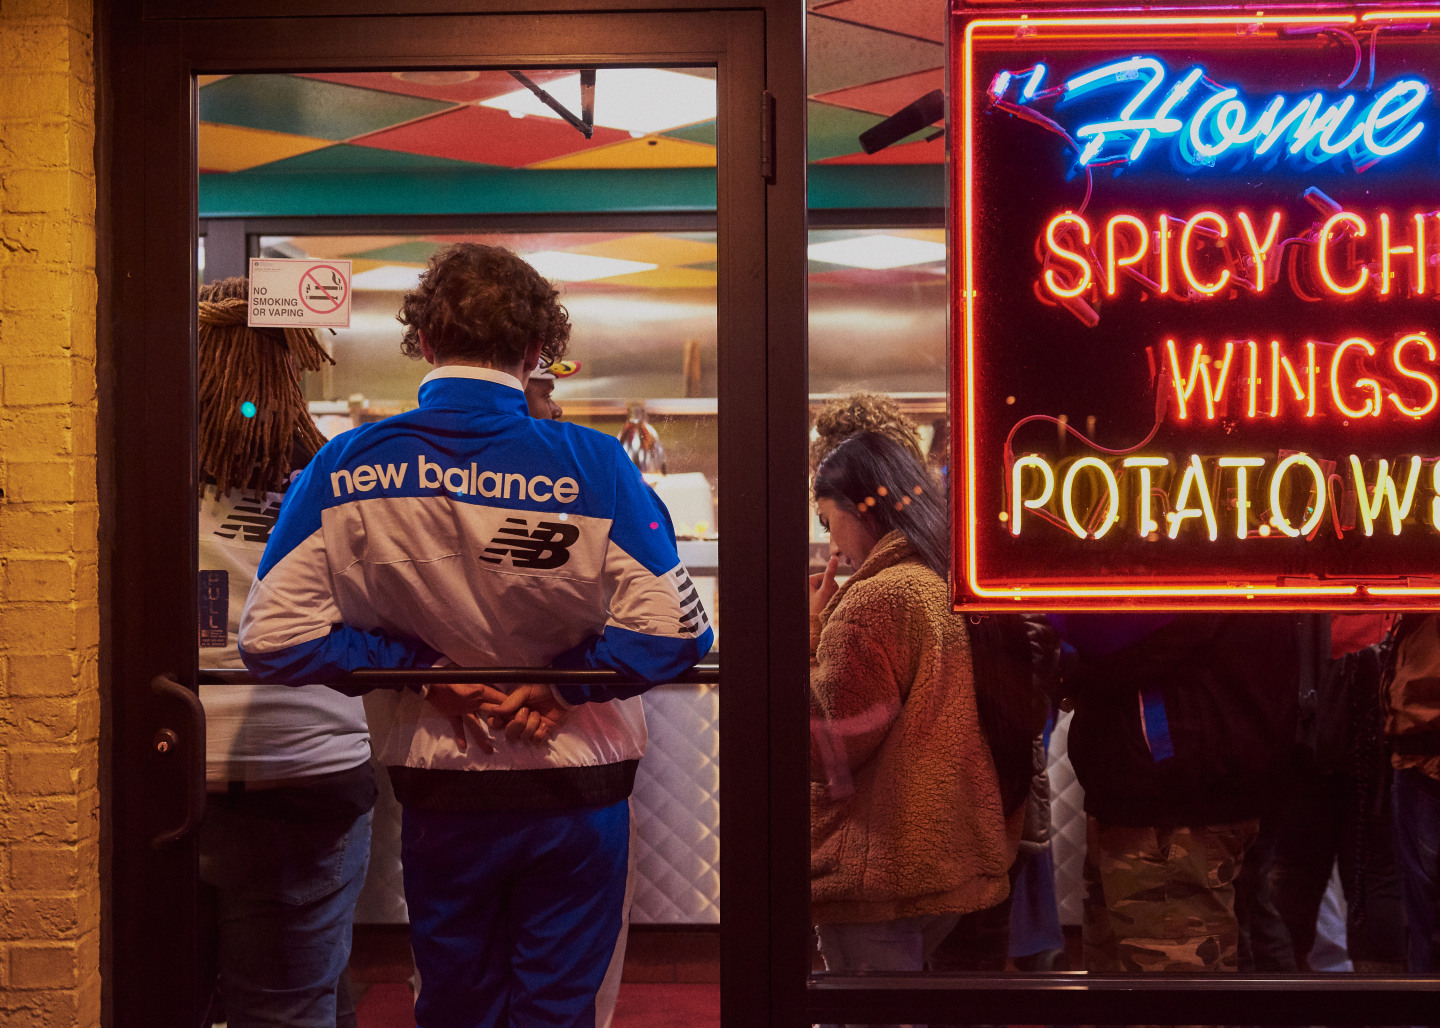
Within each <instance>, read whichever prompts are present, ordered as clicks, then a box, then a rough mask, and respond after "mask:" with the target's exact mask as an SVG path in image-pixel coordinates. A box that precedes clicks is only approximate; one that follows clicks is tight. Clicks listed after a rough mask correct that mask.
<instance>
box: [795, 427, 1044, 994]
mask: <svg viewBox="0 0 1440 1028" xmlns="http://www.w3.org/2000/svg"><path fill="white" fill-rule="evenodd" d="M939 493H940V490H939V489H938V488H937V487H936V486H935V484H934V481H933V479H932V478H931V477H930V476H929V474H928V473H927V472H926V470H925V468H924V467H923V465H921V464H920V463H919V462H918V461H917V460H916V459H915V458H914V456H913V455H911V454H910V453H908V452H906V451H905V450H904V448H903V447H901V446H899V445H898V444H897V443H895V442H894V441H893V440H891V439H888V438H886V437H885V436H882V435H879V434H877V433H874V432H861V433H859V434H857V435H854V436H852V437H850V438H849V439H846V440H845V441H844V442H842V443H841V444H840V445H839V446H837V447H836V448H835V449H834V450H833V451H832V452H831V453H830V454H829V455H828V456H827V457H826V458H825V459H824V461H823V462H822V463H821V464H820V466H819V468H817V469H816V473H815V502H816V507H817V509H818V511H819V514H820V519H821V523H822V524H823V525H824V526H825V528H826V529H827V531H829V533H830V537H831V546H830V549H831V554H832V556H831V558H830V562H829V564H828V566H827V567H826V569H825V571H824V573H823V574H819V575H814V576H812V577H811V582H810V587H811V594H810V611H811V617H810V725H811V730H810V740H811V746H810V894H811V915H812V917H813V919H814V921H815V922H816V924H817V932H818V935H819V939H820V951H821V954H822V955H823V956H824V958H825V965H826V968H827V969H828V970H831V971H862V970H876V971H918V970H922V969H923V967H924V962H925V959H926V957H927V956H928V955H929V953H930V951H931V950H932V949H933V948H934V946H935V945H936V944H938V943H939V941H940V940H942V939H943V938H945V936H946V934H947V933H948V932H949V931H950V929H951V928H953V927H954V925H955V924H956V922H957V921H958V919H959V917H960V915H962V914H965V913H969V912H972V911H976V910H981V909H984V908H986V907H990V906H993V905H994V904H996V903H998V902H1000V901H1001V900H1003V899H1004V898H1005V896H1006V894H1007V892H1008V889H1009V885H1008V881H1007V878H1006V871H1007V869H1008V867H1009V865H1010V860H1011V858H1012V856H1013V840H1011V839H1009V838H1008V835H1009V834H1011V833H1010V832H1007V826H1006V822H1005V818H1004V815H1003V813H1002V810H1001V801H1000V793H999V782H998V780H997V777H996V773H995V767H994V763H993V761H992V759H991V756H990V750H989V747H988V746H987V745H986V743H985V739H984V736H983V733H982V731H981V727H980V721H979V715H978V713H977V711H976V705H975V687H974V674H973V669H972V665H971V660H970V643H969V635H968V633H967V631H966V627H965V622H964V619H963V618H961V617H958V616H956V615H955V614H953V613H952V612H951V608H950V602H949V596H948V592H947V589H946V585H945V574H946V570H947V565H948V561H949V536H948V523H947V518H946V511H945V504H944V501H943V499H942V497H941V496H940V495H939ZM842 558H843V559H844V560H845V561H846V562H848V563H849V564H850V565H851V566H852V567H853V568H854V569H855V572H854V574H853V575H852V576H851V577H850V579H849V580H848V581H847V582H845V584H844V585H840V586H837V585H836V582H835V572H836V569H837V567H838V565H839V561H840V560H841V559H842ZM1015 827H1018V823H1017V825H1016V826H1015Z"/></svg>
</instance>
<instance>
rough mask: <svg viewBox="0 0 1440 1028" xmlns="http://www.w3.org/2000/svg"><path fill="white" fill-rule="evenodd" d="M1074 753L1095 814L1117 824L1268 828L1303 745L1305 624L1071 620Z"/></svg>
mask: <svg viewBox="0 0 1440 1028" xmlns="http://www.w3.org/2000/svg"><path fill="white" fill-rule="evenodd" d="M1064 620H1065V633H1066V636H1067V641H1068V642H1069V643H1070V644H1071V645H1072V646H1074V647H1075V649H1076V651H1077V653H1076V655H1075V659H1074V660H1073V662H1072V664H1071V666H1070V668H1069V670H1068V672H1067V674H1066V676H1065V689H1066V692H1067V693H1068V695H1069V697H1070V699H1071V701H1072V702H1073V703H1074V707H1075V717H1074V720H1073V721H1072V722H1071V725H1070V736H1069V753H1070V760H1071V762H1072V763H1073V764H1074V766H1075V774H1076V777H1077V778H1079V780H1080V785H1081V786H1082V787H1083V788H1084V790H1085V809H1086V811H1087V812H1088V813H1090V814H1093V815H1094V816H1095V817H1097V818H1099V819H1100V820H1101V821H1104V822H1107V823H1109V824H1118V825H1130V826H1143V825H1204V824H1225V823H1229V822H1233V821H1241V820H1245V819H1247V818H1252V817H1258V816H1259V815H1260V814H1261V813H1263V812H1264V811H1265V810H1266V809H1267V808H1268V807H1269V806H1270V805H1271V803H1272V802H1273V801H1274V800H1275V798H1276V795H1277V792H1278V790H1279V789H1280V788H1282V787H1283V785H1284V784H1285V773H1286V771H1287V769H1288V765H1289V760H1290V755H1291V751H1292V748H1293V745H1294V741H1295V729H1296V720H1297V714H1298V692H1299V681H1300V676H1301V674H1302V666H1303V662H1304V654H1303V652H1302V643H1301V629H1300V621H1299V619H1297V618H1295V617H1292V616H1289V615H1283V614H1229V615H1226V614H1180V615H1166V616H1163V617H1160V618H1154V619H1150V620H1149V621H1147V620H1146V619H1145V618H1137V617H1133V616H1130V615H1108V616H1102V615H1071V616H1069V617H1068V618H1066V619H1064Z"/></svg>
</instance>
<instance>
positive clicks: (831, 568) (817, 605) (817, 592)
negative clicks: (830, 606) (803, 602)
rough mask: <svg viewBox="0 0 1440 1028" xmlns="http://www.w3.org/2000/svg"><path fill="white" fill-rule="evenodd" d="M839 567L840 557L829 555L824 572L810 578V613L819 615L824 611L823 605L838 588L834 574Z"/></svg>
mask: <svg viewBox="0 0 1440 1028" xmlns="http://www.w3.org/2000/svg"><path fill="white" fill-rule="evenodd" d="M839 567H840V555H839V554H831V556H830V560H829V561H828V562H827V563H826V564H825V570H824V571H822V572H820V574H818V575H811V576H810V613H811V614H819V613H820V612H821V611H823V610H824V609H825V604H827V603H829V602H830V598H831V597H832V596H834V595H835V592H836V590H837V589H839V588H840V587H839V586H838V585H836V584H835V572H836V571H837V570H838V569H839Z"/></svg>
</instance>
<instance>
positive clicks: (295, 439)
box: [198, 278, 335, 496]
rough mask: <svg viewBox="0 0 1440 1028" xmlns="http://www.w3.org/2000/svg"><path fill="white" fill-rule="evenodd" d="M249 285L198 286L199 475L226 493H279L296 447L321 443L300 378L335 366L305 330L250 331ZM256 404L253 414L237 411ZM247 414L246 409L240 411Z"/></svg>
mask: <svg viewBox="0 0 1440 1028" xmlns="http://www.w3.org/2000/svg"><path fill="white" fill-rule="evenodd" d="M249 291H250V283H249V281H248V280H247V279H244V278H226V279H221V280H220V281H218V282H211V283H209V284H208V285H204V286H201V287H200V313H199V322H200V331H199V344H200V346H199V363H200V391H199V397H198V407H199V414H200V428H199V443H200V477H201V482H202V485H201V490H202V492H203V490H204V484H203V483H204V482H205V480H206V479H207V478H210V479H214V481H215V491H216V492H217V493H218V494H219V495H221V496H224V495H227V494H228V493H229V492H230V491H231V490H232V489H235V488H242V489H244V488H249V489H257V490H261V491H265V492H278V491H279V490H281V489H283V488H284V486H285V484H286V482H287V481H288V480H289V478H290V470H291V466H292V463H293V455H294V453H295V451H296V450H297V449H298V450H300V451H301V452H305V453H314V452H315V451H316V450H318V449H320V447H321V446H323V445H325V437H324V436H323V435H321V434H320V430H319V429H318V428H316V427H315V422H313V421H311V420H310V413H309V410H308V408H307V407H306V404H305V396H304V394H303V393H302V392H301V389H300V372H301V371H302V370H304V371H318V370H319V369H320V367H321V366H322V365H323V364H325V363H326V362H327V361H328V362H329V363H331V364H334V363H335V361H334V360H333V359H332V358H331V357H330V355H329V354H327V353H326V352H325V351H324V349H323V348H321V346H320V341H319V340H318V339H316V338H315V333H314V332H313V331H311V330H310V329H308V328H285V329H278V328H250V327H248V326H247V325H246V324H245V321H246V309H247V307H248V299H249ZM247 402H248V403H250V404H253V405H254V409H253V412H252V414H251V416H249V417H247V416H246V415H245V413H244V411H243V410H242V407H243V406H244V405H245V404H246V403H247ZM246 409H249V408H246Z"/></svg>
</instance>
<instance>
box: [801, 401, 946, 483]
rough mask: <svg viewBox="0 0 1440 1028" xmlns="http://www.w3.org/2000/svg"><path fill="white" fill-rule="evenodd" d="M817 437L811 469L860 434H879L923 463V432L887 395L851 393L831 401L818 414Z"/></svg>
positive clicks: (816, 420) (812, 447)
mask: <svg viewBox="0 0 1440 1028" xmlns="http://www.w3.org/2000/svg"><path fill="white" fill-rule="evenodd" d="M815 431H816V432H817V433H818V434H819V435H818V438H816V439H814V440H812V441H811V443H810V470H811V471H814V470H815V469H816V468H818V467H819V466H820V462H821V461H822V460H824V459H825V458H826V457H827V456H829V454H830V451H831V450H833V449H835V447H837V446H839V445H840V444H841V443H842V442H844V441H845V440H846V439H848V438H850V436H852V435H855V434H856V433H857V432H878V433H879V434H880V435H883V436H887V437H889V438H891V439H893V440H895V442H897V443H899V444H900V445H901V446H903V447H905V449H906V450H908V451H909V452H910V455H911V456H912V457H914V458H915V459H916V460H918V461H919V462H920V463H922V464H923V463H925V454H924V452H923V451H922V450H921V448H920V430H919V429H918V428H917V427H916V425H915V422H913V421H911V420H910V418H909V417H907V416H906V414H905V412H904V411H902V410H901V409H900V405H899V404H898V403H896V402H895V401H894V400H893V399H891V398H890V397H888V396H886V395H885V394H884V393H851V394H850V395H849V396H844V397H841V398H840V399H838V400H831V401H829V402H828V403H826V404H825V406H823V407H821V408H820V411H819V413H817V414H816V415H815Z"/></svg>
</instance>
